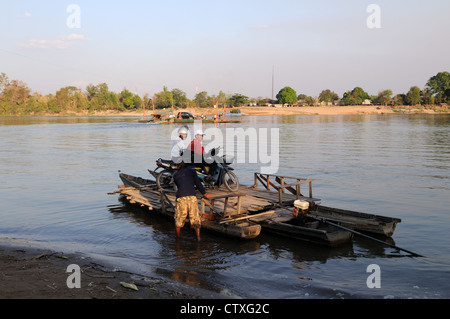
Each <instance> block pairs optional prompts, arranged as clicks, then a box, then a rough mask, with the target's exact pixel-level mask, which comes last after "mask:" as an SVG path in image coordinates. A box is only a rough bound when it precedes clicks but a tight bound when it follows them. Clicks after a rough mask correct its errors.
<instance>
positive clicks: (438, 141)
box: [0, 114, 450, 298]
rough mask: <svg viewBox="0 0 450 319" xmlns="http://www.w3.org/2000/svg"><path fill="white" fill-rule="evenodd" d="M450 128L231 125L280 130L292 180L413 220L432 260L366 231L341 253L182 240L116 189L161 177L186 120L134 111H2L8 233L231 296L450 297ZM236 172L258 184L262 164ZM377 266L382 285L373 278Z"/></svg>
mask: <svg viewBox="0 0 450 319" xmlns="http://www.w3.org/2000/svg"><path fill="white" fill-rule="evenodd" d="M449 122H450V117H449V116H448V115H363V114H362V115H355V116H286V117H276V116H261V117H243V122H242V123H239V124H227V125H226V126H225V125H219V129H220V130H224V129H225V128H230V127H231V128H232V127H234V128H237V127H240V128H243V129H248V128H279V131H280V169H279V172H278V173H279V174H280V175H287V176H300V177H308V178H313V179H316V181H315V182H314V184H313V187H314V189H313V194H314V196H315V197H318V198H321V199H322V203H323V204H324V205H326V206H334V207H339V208H344V209H349V210H356V211H362V212H367V213H375V214H380V215H388V216H392V217H397V218H401V219H402V223H401V224H399V225H398V227H397V230H396V233H395V235H394V238H393V241H392V242H391V243H393V244H395V245H397V246H400V247H402V248H405V249H411V250H413V251H415V252H417V253H420V254H423V255H425V256H426V258H423V259H418V258H410V257H404V256H405V254H404V253H402V252H400V251H397V250H396V249H393V248H390V247H385V246H383V245H380V244H377V243H374V242H372V241H370V240H368V239H364V238H358V237H355V238H354V240H353V241H352V242H351V243H348V244H345V245H343V246H340V247H338V248H333V249H330V248H327V247H321V246H317V245H313V244H307V243H302V242H298V241H290V240H287V239H286V238H281V237H277V236H272V235H269V234H262V235H261V236H260V237H258V238H256V239H255V240H250V241H241V240H235V239H229V238H225V237H221V236H218V235H217V234H213V233H210V232H207V231H203V232H202V242H201V243H197V242H196V239H195V235H194V233H193V232H192V231H190V230H189V229H187V230H185V231H183V232H182V240H181V241H179V242H178V243H177V241H176V238H175V233H174V226H173V221H171V220H170V219H169V220H168V219H167V218H162V217H159V216H158V215H155V214H154V212H149V211H146V210H143V209H141V208H140V207H135V206H132V205H129V204H127V203H125V202H122V201H121V200H120V199H118V198H117V197H116V196H107V195H106V193H109V192H111V191H113V190H114V188H116V187H117V185H118V184H120V183H121V182H120V179H119V177H118V170H122V171H123V172H125V173H129V174H132V175H138V176H142V177H146V178H149V177H150V175H149V174H148V172H147V169H153V168H154V167H155V160H156V159H157V158H159V157H163V158H164V157H166V156H168V155H169V152H170V147H171V145H172V141H171V140H170V136H171V133H172V130H174V129H175V126H173V125H159V126H158V125H146V124H142V123H138V122H136V119H133V118H88V117H86V118H70V117H67V118H50V117H36V118H33V117H23V118H3V117H0V150H1V151H0V165H1V167H0V177H1V180H2V183H0V194H1V199H2V200H1V201H0V220H1V224H0V237H2V238H5V237H7V238H15V239H20V240H29V241H32V242H34V243H41V244H42V245H44V246H46V247H52V248H57V249H61V250H71V251H74V252H82V253H85V254H90V255H94V256H102V257H104V258H106V259H108V260H109V261H111V262H113V263H114V264H116V265H117V266H118V267H119V268H128V267H130V268H133V270H135V271H138V272H140V273H145V274H150V275H152V274H158V275H160V276H164V277H166V278H171V279H173V280H174V281H175V282H178V283H179V284H180V285H190V286H193V287H199V288H203V289H206V290H209V291H213V292H216V293H220V294H222V295H224V296H226V297H247V298H355V297H356V298H360V297H362V298H384V297H386V296H394V297H399V298H448V297H450V295H449V291H450V289H449V284H448V283H447V282H446V281H445V280H441V278H445V277H446V275H447V274H448V268H449V265H450V257H449V255H448V244H449V243H450V234H449V232H448V229H449V228H450V216H449V214H448V207H449V206H450V196H448V195H449V190H450V184H449V180H450V176H449V175H450V174H449V171H450V170H449V168H450V167H449V166H450V164H449V163H450V148H449V143H450V142H449ZM209 127H211V125H209V124H208V125H205V126H204V127H203V128H204V129H207V128H209ZM190 128H191V129H192V125H191V126H190ZM207 142H208V141H207ZM242 147H243V148H244V149H245V147H249V146H248V145H243V146H242ZM234 167H235V169H236V172H237V174H238V175H239V178H240V181H241V183H242V184H246V185H249V184H252V183H253V178H254V177H253V172H255V171H258V169H259V168H260V167H259V166H258V165H255V164H246V163H243V164H238V165H234ZM187 227H188V226H187ZM373 263H375V264H378V265H379V266H380V268H381V271H382V289H378V290H372V289H368V288H367V286H366V279H367V276H368V274H367V272H366V269H367V266H368V265H370V264H373Z"/></svg>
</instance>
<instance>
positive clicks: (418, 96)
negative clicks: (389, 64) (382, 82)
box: [277, 72, 450, 106]
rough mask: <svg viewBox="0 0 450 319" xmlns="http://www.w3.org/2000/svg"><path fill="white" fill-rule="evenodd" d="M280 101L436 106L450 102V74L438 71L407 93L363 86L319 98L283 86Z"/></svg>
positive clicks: (312, 104)
mask: <svg viewBox="0 0 450 319" xmlns="http://www.w3.org/2000/svg"><path fill="white" fill-rule="evenodd" d="M277 102H278V103H280V104H288V105H300V106H305V105H308V106H315V105H330V104H331V105H343V106H344V105H361V104H365V102H366V103H367V104H374V105H385V106H387V105H391V106H398V105H433V104H441V103H446V104H450V73H449V72H439V73H438V74H436V75H435V76H433V77H431V78H430V79H429V80H428V82H427V84H426V86H425V88H424V89H420V88H419V87H418V86H412V87H411V88H410V89H409V91H408V92H406V93H401V94H397V95H395V96H394V95H393V93H392V90H383V91H380V92H379V93H378V95H369V94H368V93H367V92H365V91H364V90H363V89H362V88H361V87H355V88H354V89H353V90H351V91H347V92H345V93H344V94H343V96H342V97H339V95H338V94H337V93H335V92H333V91H331V90H329V89H327V90H323V91H322V92H321V93H320V94H319V97H318V98H313V97H311V96H308V95H306V94H299V95H297V93H296V91H295V90H294V89H292V88H291V87H288V86H287V87H284V88H283V89H281V90H280V92H279V93H278V94H277Z"/></svg>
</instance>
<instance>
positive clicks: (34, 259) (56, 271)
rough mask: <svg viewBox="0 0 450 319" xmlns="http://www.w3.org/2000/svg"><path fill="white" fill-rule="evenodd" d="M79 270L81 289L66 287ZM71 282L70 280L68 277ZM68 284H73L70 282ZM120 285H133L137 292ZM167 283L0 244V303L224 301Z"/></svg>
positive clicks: (71, 256) (82, 259) (79, 259)
mask: <svg viewBox="0 0 450 319" xmlns="http://www.w3.org/2000/svg"><path fill="white" fill-rule="evenodd" d="M72 264H76V265H78V266H79V267H80V270H81V273H80V279H81V280H80V283H81V287H80V288H72V289H70V288H69V287H68V285H67V281H68V278H69V276H71V275H72V274H74V272H73V271H71V272H67V268H68V266H69V265H72ZM71 278H73V277H71ZM69 282H74V281H73V280H69ZM121 282H123V283H128V284H134V285H135V286H136V288H137V289H138V291H136V290H133V289H130V288H127V287H124V286H122V285H121ZM224 297H225V296H219V295H218V294H217V295H216V294H214V293H212V292H209V291H203V290H201V289H196V288H195V287H192V288H190V287H186V286H185V285H180V284H178V283H175V282H171V281H169V280H163V279H160V278H152V277H148V276H143V275H139V274H135V273H131V272H127V271H124V270H115V269H114V267H112V266H108V265H104V264H100V263H98V261H96V260H93V259H92V258H88V257H83V256H81V255H77V254H65V253H64V252H57V251H50V250H45V249H41V248H34V247H27V245H18V244H15V243H14V242H10V241H9V240H0V299H201V298H213V299H217V298H224Z"/></svg>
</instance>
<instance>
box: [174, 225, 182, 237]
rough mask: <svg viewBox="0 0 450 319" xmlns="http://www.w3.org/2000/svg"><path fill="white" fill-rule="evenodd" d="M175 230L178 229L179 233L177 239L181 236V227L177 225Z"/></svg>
mask: <svg viewBox="0 0 450 319" xmlns="http://www.w3.org/2000/svg"><path fill="white" fill-rule="evenodd" d="M175 230H176V233H177V239H179V238H180V231H181V227H176V228H175Z"/></svg>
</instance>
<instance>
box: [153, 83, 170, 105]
mask: <svg viewBox="0 0 450 319" xmlns="http://www.w3.org/2000/svg"><path fill="white" fill-rule="evenodd" d="M153 101H154V103H155V107H156V108H158V109H167V108H171V107H173V106H174V99H173V93H172V92H170V91H169V90H168V89H167V87H166V86H164V88H163V90H162V91H161V92H158V93H156V94H155V95H154V97H153Z"/></svg>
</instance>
